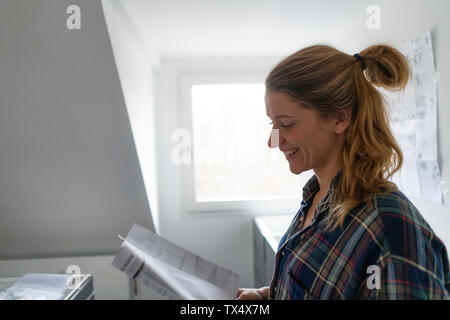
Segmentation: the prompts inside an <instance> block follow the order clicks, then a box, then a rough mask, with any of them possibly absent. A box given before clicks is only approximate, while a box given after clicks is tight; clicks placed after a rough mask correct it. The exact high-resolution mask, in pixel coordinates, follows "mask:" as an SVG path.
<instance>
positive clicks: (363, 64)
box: [353, 53, 366, 70]
mask: <svg viewBox="0 0 450 320" xmlns="http://www.w3.org/2000/svg"><path fill="white" fill-rule="evenodd" d="M353 56H354V57H355V58H356V60H358V61H359V62H361V67H362V69H363V70H364V69H366V62H365V61H364V59H363V57H361V56H360V55H359V54H357V53H355V54H354V55H353Z"/></svg>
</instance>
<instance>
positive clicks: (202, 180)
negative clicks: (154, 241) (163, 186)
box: [184, 76, 311, 213]
mask: <svg viewBox="0 0 450 320" xmlns="http://www.w3.org/2000/svg"><path fill="white" fill-rule="evenodd" d="M256 79H257V78H256ZM256 79H255V80H256ZM221 80H222V81H221ZM258 80H259V79H258ZM184 91H185V95H184V99H185V100H187V101H185V103H186V105H187V106H188V107H187V108H186V109H187V112H188V113H189V114H188V116H187V117H186V118H187V119H188V122H189V123H187V126H188V127H189V129H190V132H191V135H192V160H193V161H192V164H193V165H192V166H188V168H186V169H187V170H188V172H186V174H187V176H188V177H189V179H187V180H188V182H187V183H186V184H185V187H186V188H187V189H188V190H189V191H190V192H188V193H187V194H188V195H187V196H188V197H189V199H187V200H188V203H190V204H191V205H193V207H194V208H192V209H193V210H194V211H197V210H203V209H206V210H228V209H238V210H241V209H248V208H250V207H252V208H266V209H267V206H266V205H265V204H263V203H266V204H267V203H268V202H269V201H270V203H271V204H272V205H274V206H276V204H275V202H276V201H277V200H278V201H283V200H284V203H285V204H287V202H286V199H290V200H291V202H290V204H292V203H295V205H294V206H298V203H299V201H300V198H301V188H302V186H303V184H304V182H306V180H307V179H308V178H309V177H310V176H311V174H310V173H304V174H302V175H300V176H301V177H299V176H296V175H294V174H292V173H291V172H290V170H289V165H288V162H287V161H286V159H285V157H284V155H283V154H282V153H281V152H280V150H279V149H278V148H274V149H271V148H269V147H268V145H267V142H268V139H269V137H270V132H271V129H272V125H271V124H270V122H271V120H270V119H269V118H268V117H267V116H266V110H265V104H264V92H265V87H264V84H263V82H262V81H251V79H244V81H243V79H239V77H237V79H228V81H226V79H220V76H218V77H217V78H212V77H210V76H209V77H208V76H205V77H200V78H198V77H194V78H191V79H189V80H188V81H185V84H184ZM274 201H275V202H274ZM258 204H259V205H258ZM282 207H286V205H282ZM289 207H290V209H289V210H290V211H289V212H286V213H292V212H291V211H292V209H291V206H289ZM280 209H281V208H280ZM269 211H270V212H271V211H272V210H269ZM275 211H277V210H275ZM281 211H282V210H281ZM282 212H283V211H282ZM294 212H295V211H294Z"/></svg>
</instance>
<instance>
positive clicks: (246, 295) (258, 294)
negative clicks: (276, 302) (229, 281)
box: [236, 287, 269, 300]
mask: <svg viewBox="0 0 450 320" xmlns="http://www.w3.org/2000/svg"><path fill="white" fill-rule="evenodd" d="M268 298H269V287H262V288H259V289H239V290H238V292H237V295H236V300H267V299H268Z"/></svg>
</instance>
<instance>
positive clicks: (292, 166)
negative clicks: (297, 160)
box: [289, 164, 306, 174]
mask: <svg viewBox="0 0 450 320" xmlns="http://www.w3.org/2000/svg"><path fill="white" fill-rule="evenodd" d="M289 169H290V170H291V172H292V173H293V174H300V173H302V172H304V171H306V170H304V168H302V167H300V166H297V165H295V164H289Z"/></svg>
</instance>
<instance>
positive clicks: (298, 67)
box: [237, 45, 450, 299]
mask: <svg viewBox="0 0 450 320" xmlns="http://www.w3.org/2000/svg"><path fill="white" fill-rule="evenodd" d="M409 76H410V69H409V65H408V61H407V60H406V58H405V57H404V56H403V55H402V54H401V53H400V52H399V51H397V50H396V49H395V48H393V47H390V46H387V45H374V46H371V47H369V48H367V49H365V50H363V51H362V52H361V53H359V54H355V55H353V56H352V55H348V54H346V53H343V52H341V51H339V50H336V49H335V48H332V47H330V46H325V45H315V46H311V47H307V48H305V49H302V50H300V51H298V52H296V53H294V54H292V55H291V56H289V57H287V58H286V59H284V60H283V61H281V62H280V63H279V64H278V65H277V66H275V68H274V69H273V70H272V71H271V72H270V73H269V75H268V76H267V79H266V83H265V84H266V94H265V103H266V114H267V116H268V117H269V118H271V119H272V121H273V123H272V125H273V128H272V133H271V139H270V140H269V143H268V144H269V147H271V148H279V149H280V151H281V152H283V153H284V155H285V157H286V160H287V161H288V162H289V168H290V171H291V172H292V173H295V174H300V173H302V172H304V171H306V170H309V169H313V170H314V173H315V174H314V176H313V177H312V178H311V179H310V180H309V181H308V182H307V184H306V185H305V187H304V188H303V199H302V202H301V207H300V210H299V211H298V212H297V214H296V215H295V217H294V219H293V220H292V222H291V225H290V227H289V228H288V230H287V232H286V233H285V235H284V236H283V238H282V239H281V241H280V244H279V247H278V251H277V255H276V264H275V272H274V275H273V279H272V283H271V286H270V287H264V288H260V289H248V290H244V289H242V290H240V291H239V292H238V297H237V298H238V299H261V298H262V299H449V293H448V290H449V289H450V269H449V262H448V257H447V251H446V248H445V246H444V245H443V243H442V241H441V240H440V239H439V238H438V237H437V236H436V235H435V233H434V232H433V230H432V229H431V227H430V226H429V225H428V223H427V222H426V221H425V220H424V218H423V217H422V215H421V214H420V212H419V211H418V210H417V209H416V208H415V207H414V205H413V204H412V203H411V202H410V200H409V199H408V198H407V197H406V196H405V195H404V194H403V193H402V192H401V191H400V190H399V189H398V188H397V186H396V185H395V184H394V183H393V182H392V181H391V177H392V175H393V174H394V173H395V172H396V171H397V170H399V169H400V167H401V164H402V159H403V158H402V153H401V150H400V148H399V146H398V144H397V143H396V141H395V139H394V137H393V135H392V133H391V130H390V126H389V120H388V117H387V112H386V107H385V105H384V103H383V98H382V96H381V94H380V93H379V91H378V90H377V89H376V86H380V87H383V88H385V89H390V90H395V89H402V88H403V87H404V86H405V84H406V83H407V81H408V79H409ZM274 131H275V132H276V134H275V136H276V137H278V139H273V136H274V134H273V132H274Z"/></svg>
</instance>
